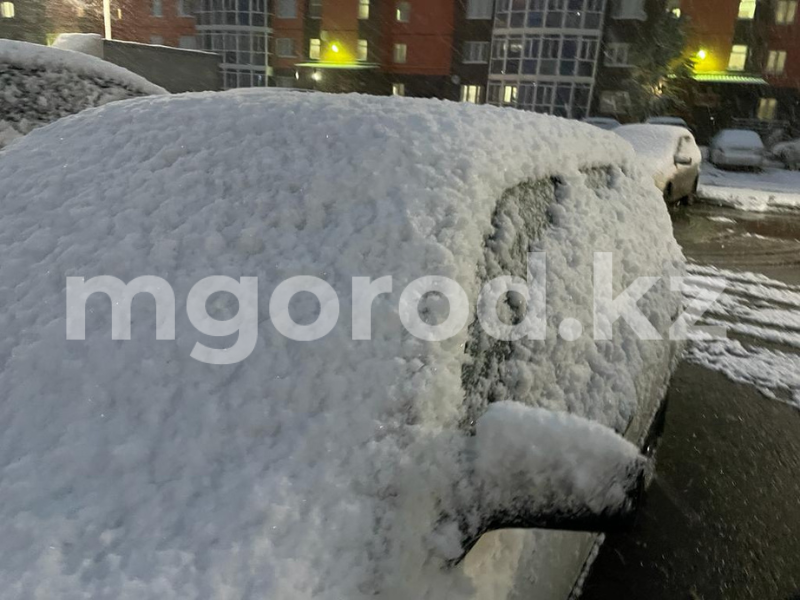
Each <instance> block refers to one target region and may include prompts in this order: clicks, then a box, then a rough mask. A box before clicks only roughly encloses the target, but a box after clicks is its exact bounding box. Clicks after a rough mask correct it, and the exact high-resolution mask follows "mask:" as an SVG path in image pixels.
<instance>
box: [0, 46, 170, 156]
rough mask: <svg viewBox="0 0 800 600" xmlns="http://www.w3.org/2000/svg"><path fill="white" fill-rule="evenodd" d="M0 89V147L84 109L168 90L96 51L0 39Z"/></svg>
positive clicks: (164, 92)
mask: <svg viewBox="0 0 800 600" xmlns="http://www.w3.org/2000/svg"><path fill="white" fill-rule="evenodd" d="M0 90H2V93H0V148H3V147H4V146H6V145H8V144H9V143H11V141H13V140H15V139H18V138H20V137H22V136H23V135H25V134H27V133H29V132H30V131H31V130H33V129H35V128H36V127H41V126H42V125H46V124H48V123H52V122H53V121H55V120H56V119H60V118H62V117H65V116H68V115H72V114H75V113H77V112H80V111H82V110H84V109H86V108H91V107H94V106H102V105H103V104H107V103H109V102H114V101H116V100H124V99H126V98H133V97H135V96H145V95H157V94H166V93H167V91H166V90H164V89H163V88H161V87H159V86H157V85H154V84H152V83H150V82H149V81H147V80H146V79H144V78H143V77H140V76H139V75H136V74H134V73H131V72H130V71H128V70H127V69H123V68H122V67H118V66H117V65H113V64H111V63H109V62H106V61H104V60H101V59H99V58H96V57H94V56H88V55H86V54H81V53H79V52H73V51H70V50H61V49H58V48H50V47H47V46H40V45H39V44H29V43H27V42H16V41H12V40H2V39H0Z"/></svg>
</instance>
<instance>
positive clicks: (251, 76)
mask: <svg viewBox="0 0 800 600" xmlns="http://www.w3.org/2000/svg"><path fill="white" fill-rule="evenodd" d="M222 82H223V85H224V87H225V89H227V90H230V89H233V88H247V87H265V86H266V85H267V77H266V74H265V73H264V71H256V70H252V69H241V70H240V69H223V71H222Z"/></svg>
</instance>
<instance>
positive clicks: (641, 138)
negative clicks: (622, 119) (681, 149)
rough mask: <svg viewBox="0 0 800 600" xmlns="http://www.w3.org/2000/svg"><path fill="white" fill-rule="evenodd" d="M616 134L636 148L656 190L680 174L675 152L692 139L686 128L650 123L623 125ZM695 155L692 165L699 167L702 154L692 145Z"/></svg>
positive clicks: (662, 187) (616, 130)
mask: <svg viewBox="0 0 800 600" xmlns="http://www.w3.org/2000/svg"><path fill="white" fill-rule="evenodd" d="M614 133H616V134H617V135H619V136H621V137H622V138H623V139H625V140H626V141H627V142H628V143H630V144H631V145H632V146H633V149H634V150H635V151H636V155H637V156H638V157H639V158H640V159H641V160H642V162H643V163H644V164H645V166H646V168H647V170H648V171H649V172H650V173H651V174H652V175H653V179H654V181H655V184H656V187H657V188H659V189H662V190H663V189H664V188H665V187H666V184H667V182H668V181H669V180H670V179H671V178H672V177H673V176H674V175H675V174H676V173H677V167H676V166H675V152H676V151H677V149H678V141H679V140H680V139H681V138H682V137H684V136H686V135H690V134H689V132H688V131H687V130H686V129H684V128H683V127H676V126H674V125H658V124H655V125H654V124H648V123H637V124H633V125H622V126H621V127H617V128H616V129H615V130H614ZM692 152H693V155H692V157H691V158H692V160H693V163H694V164H699V163H700V161H701V160H702V154H701V153H700V149H699V148H698V147H697V145H696V144H693V145H692Z"/></svg>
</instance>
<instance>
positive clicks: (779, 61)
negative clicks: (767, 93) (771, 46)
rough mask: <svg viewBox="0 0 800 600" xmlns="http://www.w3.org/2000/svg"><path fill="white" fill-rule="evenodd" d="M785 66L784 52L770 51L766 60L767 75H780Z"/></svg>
mask: <svg viewBox="0 0 800 600" xmlns="http://www.w3.org/2000/svg"><path fill="white" fill-rule="evenodd" d="M785 66H786V50H770V51H769V58H767V73H768V74H769V75H780V74H781V73H783V69H784V67H785Z"/></svg>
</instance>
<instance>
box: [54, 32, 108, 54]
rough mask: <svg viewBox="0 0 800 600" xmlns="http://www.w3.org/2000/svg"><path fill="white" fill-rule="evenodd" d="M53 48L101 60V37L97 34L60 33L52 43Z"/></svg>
mask: <svg viewBox="0 0 800 600" xmlns="http://www.w3.org/2000/svg"><path fill="white" fill-rule="evenodd" d="M52 47H53V48H59V49H61V50H72V51H73V52H81V53H83V54H88V55H89V56H94V57H96V58H103V56H104V54H105V53H104V51H103V36H101V35H100V34H99V33H60V34H59V35H58V37H57V38H56V41H55V42H53V46H52Z"/></svg>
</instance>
